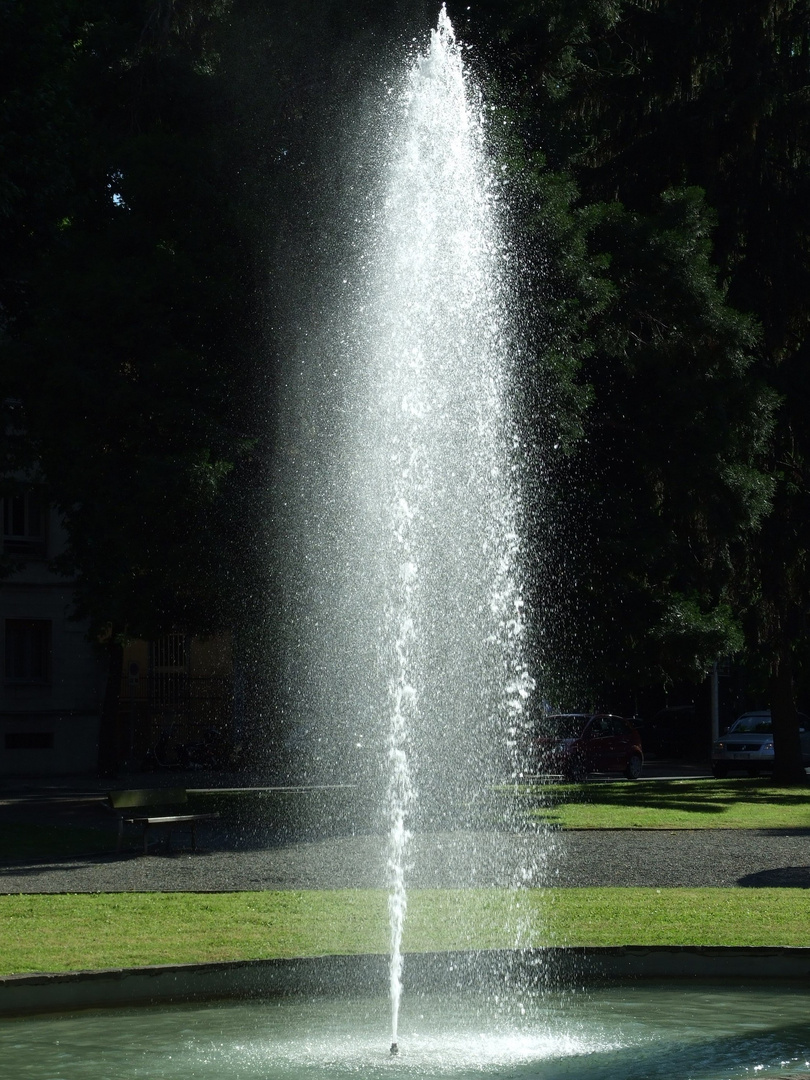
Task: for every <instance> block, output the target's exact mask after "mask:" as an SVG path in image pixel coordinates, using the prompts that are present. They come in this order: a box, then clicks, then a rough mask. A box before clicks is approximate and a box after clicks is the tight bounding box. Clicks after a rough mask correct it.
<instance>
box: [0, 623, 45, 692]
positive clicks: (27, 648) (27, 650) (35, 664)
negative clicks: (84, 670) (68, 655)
mask: <svg viewBox="0 0 810 1080" xmlns="http://www.w3.org/2000/svg"><path fill="white" fill-rule="evenodd" d="M5 630H6V656H5V678H6V682H7V683H20V684H39V685H42V684H46V683H48V682H50V678H51V623H50V620H49V619H6V627H5Z"/></svg>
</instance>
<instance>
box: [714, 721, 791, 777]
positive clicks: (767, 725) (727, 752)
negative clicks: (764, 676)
mask: <svg viewBox="0 0 810 1080" xmlns="http://www.w3.org/2000/svg"><path fill="white" fill-rule="evenodd" d="M799 738H800V739H801V743H802V758H803V760H804V763H805V765H810V717H808V716H805V714H804V713H799ZM732 769H735V770H737V771H742V772H747V773H748V775H749V776H758V775H759V773H760V772H761V771H762V770H763V769H764V770H769V769H773V724H772V721H771V711H770V709H761V710H759V711H758V712H747V713H743V714H742V716H739V717H737V719H736V720H735V721H734V723H733V724H732V725H731V727H730V728H729V729H728V731H727V732H726V733H725V734H724V735H721V737H720V738H719V739H718V740H717V742H716V743H715V744H714V746H713V747H712V772H713V773H714V775H715V776H716V777H718V779H719V778H722V777H724V776H728V774H729V772H731V770H732Z"/></svg>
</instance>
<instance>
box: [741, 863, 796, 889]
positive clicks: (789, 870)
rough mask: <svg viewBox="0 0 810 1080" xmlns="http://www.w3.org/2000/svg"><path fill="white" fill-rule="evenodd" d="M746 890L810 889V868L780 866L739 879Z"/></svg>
mask: <svg viewBox="0 0 810 1080" xmlns="http://www.w3.org/2000/svg"><path fill="white" fill-rule="evenodd" d="M737 884H738V885H741V886H742V887H743V888H744V889H810V866H778V867H775V868H774V869H772V870H759V871H758V872H757V873H756V874H746V875H745V876H744V877H741V878H738V880H737Z"/></svg>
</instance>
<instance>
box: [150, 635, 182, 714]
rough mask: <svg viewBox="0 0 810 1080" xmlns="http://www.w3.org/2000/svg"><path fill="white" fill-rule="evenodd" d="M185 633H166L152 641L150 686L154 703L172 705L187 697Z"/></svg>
mask: <svg viewBox="0 0 810 1080" xmlns="http://www.w3.org/2000/svg"><path fill="white" fill-rule="evenodd" d="M187 658H188V653H187V649H186V636H185V634H166V635H165V636H164V637H162V638H158V639H157V640H156V641H153V642H152V671H151V676H152V677H151V688H152V700H153V702H154V704H156V705H164V706H173V705H179V704H180V703H181V702H184V701H185V700H186V698H187V697H188V685H189V684H188V668H187Z"/></svg>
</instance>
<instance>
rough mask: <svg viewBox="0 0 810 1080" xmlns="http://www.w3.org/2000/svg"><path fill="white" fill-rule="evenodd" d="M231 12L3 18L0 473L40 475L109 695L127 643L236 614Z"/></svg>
mask: <svg viewBox="0 0 810 1080" xmlns="http://www.w3.org/2000/svg"><path fill="white" fill-rule="evenodd" d="M225 10H226V5H225V4H220V3H217V2H208V0H196V2H189V3H185V4H179V3H143V2H139V0H132V2H131V3H125V4H117V5H115V6H110V5H107V4H102V3H95V2H93V0H62V2H59V0H53V2H52V3H46V2H43V3H38V4H32V5H25V11H24V12H23V10H22V5H19V4H14V3H9V4H5V5H3V9H2V12H0V14H2V18H3V23H4V25H3V28H2V32H0V40H2V42H3V47H4V49H6V50H8V52H9V54H10V58H11V59H12V60H13V61H14V62H13V64H12V67H11V70H10V71H9V69H8V68H6V69H4V70H5V71H6V72H7V73H9V74H10V84H9V87H8V91H7V93H6V94H5V95H4V99H3V100H4V112H3V118H2V119H3V132H2V138H3V141H4V143H5V144H6V145H7V146H9V147H10V149H11V150H12V153H11V154H10V156H9V157H8V159H7V160H8V167H7V171H6V172H5V174H4V176H3V178H2V188H0V190H2V193H3V202H2V211H3V219H2V227H3V230H4V233H5V238H6V239H7V244H6V246H5V248H4V265H3V267H2V281H1V282H0V303H2V311H3V315H4V325H3V327H2V338H0V348H2V353H3V361H2V372H3V387H2V393H3V397H4V399H6V400H11V401H13V402H15V412H16V415H17V416H18V417H19V421H18V422H17V424H16V426H15V428H14V429H13V431H12V434H13V439H9V438H8V435H9V432H8V431H7V432H6V436H7V445H8V452H7V454H6V467H7V475H10V482H11V483H14V482H17V483H19V478H20V477H21V476H22V477H24V478H26V479H30V478H32V477H36V478H37V479H40V480H41V481H42V482H44V484H45V486H46V489H47V492H48V495H49V498H50V500H51V501H52V503H53V504H55V505H56V506H57V507H58V508H59V510H60V511H61V513H62V515H63V517H64V520H65V524H66V527H67V533H68V547H67V550H66V552H65V553H64V555H63V556H62V557H61V559H60V561H59V566H58V568H59V569H62V570H64V571H65V572H66V573H68V574H70V575H71V576H73V577H74V579H75V581H76V601H77V606H76V613H77V615H78V616H80V617H85V618H88V619H89V620H90V627H91V633H92V634H94V635H98V636H103V637H106V640H107V641H108V642H109V644H110V649H111V685H112V684H113V683H114V682H115V681H116V679H115V677H116V674H117V669H119V668H120V655H121V654H120V645H121V641H122V640H123V638H124V637H125V636H127V635H132V636H142V637H155V636H157V635H159V634H160V633H163V632H166V631H167V630H169V629H172V628H176V627H180V628H182V629H183V630H185V631H187V632H192V633H194V632H196V633H206V632H211V631H214V630H218V629H222V628H223V627H227V626H230V625H231V623H232V621H233V618H234V605H235V604H238V596H237V595H236V593H237V592H238V591H237V590H234V589H233V588H231V589H229V588H228V586H227V583H226V581H225V579H224V575H225V567H226V566H227V555H228V548H229V544H228V538H229V536H230V535H231V533H232V531H233V524H234V522H233V520H232V514H231V515H229V513H228V511H227V507H228V501H227V498H228V485H227V477H228V475H229V473H230V472H231V469H232V466H233V463H234V462H235V461H236V460H238V459H239V458H240V456H242V455H243V452H244V450H245V448H246V445H247V444H246V440H245V437H244V435H242V434H241V430H240V429H241V425H240V412H241V402H240V400H239V395H240V387H241V386H243V385H244V383H245V377H244V368H245V364H246V358H245V355H244V350H245V345H246V340H245V337H246V335H245V327H246V325H248V324H249V321H250V315H251V304H252V292H253V285H252V281H251V269H250V258H249V252H246V250H245V243H244V237H243V228H242V222H241V221H240V220H239V216H238V203H236V202H235V200H233V199H232V198H231V193H232V189H233V176H232V173H231V169H230V165H229V135H228V132H229V127H228V119H229V118H228V116H227V113H226V111H225V106H224V101H225V97H224V95H223V92H222V89H223V88H222V76H221V74H220V72H219V70H218V58H217V55H216V52H215V51H214V50H213V48H212V43H211V34H212V30H213V28H216V27H217V25H218V22H219V21H220V20H221V19H222V17H223V15H224V13H225ZM21 432H22V433H23V434H21ZM109 705H110V710H111V711H113V709H114V701H112V699H111V701H110V703H109ZM104 730H105V731H106V730H107V726H105V727H104ZM103 742H104V740H103ZM104 751H105V745H103V746H102V756H104ZM109 764H110V763H109V762H107V765H108V766H109Z"/></svg>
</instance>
